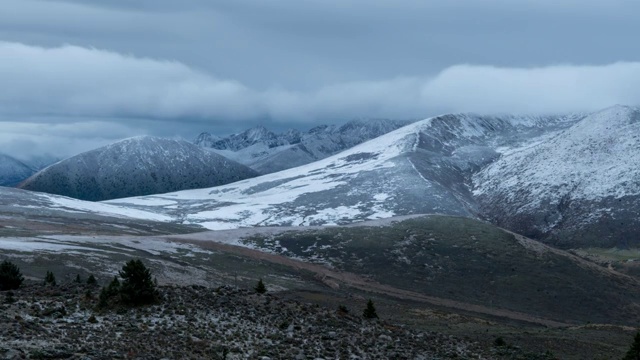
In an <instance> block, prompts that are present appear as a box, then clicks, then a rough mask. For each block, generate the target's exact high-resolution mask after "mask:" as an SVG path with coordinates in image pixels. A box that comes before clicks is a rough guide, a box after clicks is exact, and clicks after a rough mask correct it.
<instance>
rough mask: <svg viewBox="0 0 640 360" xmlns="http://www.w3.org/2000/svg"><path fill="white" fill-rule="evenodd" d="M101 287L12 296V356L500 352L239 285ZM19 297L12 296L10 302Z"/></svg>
mask: <svg viewBox="0 0 640 360" xmlns="http://www.w3.org/2000/svg"><path fill="white" fill-rule="evenodd" d="M87 290H89V292H92V293H95V290H96V289H95V288H92V287H90V286H88V285H81V284H65V285H63V286H59V287H50V286H45V285H42V284H40V283H30V284H29V285H27V286H24V287H23V288H21V289H19V290H16V291H13V292H11V294H12V295H8V294H9V293H8V292H5V293H3V294H2V295H3V299H2V301H3V302H4V303H3V304H1V305H0V308H1V309H2V311H1V312H0V357H2V358H5V359H26V358H28V359H63V358H64V359H262V360H267V359H446V358H467V359H493V358H499V356H498V355H497V353H498V351H496V350H495V349H493V351H492V349H491V346H490V344H478V343H475V342H470V341H466V340H463V339H460V338H455V337H452V336H447V335H443V334H438V333H434V332H422V331H415V330H411V329H409V328H407V327H405V326H402V325H397V324H393V323H390V322H388V321H379V320H366V319H363V318H362V316H361V315H360V311H361V310H360V309H354V311H353V313H345V312H342V311H339V310H338V309H327V308H322V307H318V306H315V305H313V304H310V303H303V302H299V301H292V300H287V299H284V298H281V297H279V296H278V295H271V294H268V293H267V294H264V295H260V294H256V293H255V292H253V291H249V290H242V289H237V288H233V287H218V288H215V289H213V288H207V287H203V286H191V287H176V286H163V287H161V288H160V291H161V296H162V300H161V304H158V305H153V306H149V307H142V308H133V309H127V308H121V309H116V310H96V309H95V307H96V304H97V300H96V298H95V296H87ZM9 298H11V299H10V300H7V299H9Z"/></svg>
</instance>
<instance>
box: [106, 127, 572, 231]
mask: <svg viewBox="0 0 640 360" xmlns="http://www.w3.org/2000/svg"><path fill="white" fill-rule="evenodd" d="M577 120H578V118H574V117H570V118H565V117H528V118H516V117H512V116H503V117H483V116H477V115H446V116H440V117H435V118H431V119H426V120H423V121H420V122H416V123H413V124H410V125H407V126H405V127H402V128H400V129H398V130H395V131H392V132H390V133H388V134H386V135H383V136H381V137H378V138H376V139H375V140H372V141H368V142H365V143H362V144H360V145H357V146H354V147H352V148H350V149H348V150H346V151H343V152H341V153H339V154H337V155H334V156H331V157H328V158H325V159H323V160H320V161H316V162H314V163H311V164H307V165H303V166H299V167H296V168H293V169H288V170H284V171H280V172H277V173H272V174H268V175H264V176H260V177H257V178H253V179H248V180H244V181H240V182H237V183H233V184H229V185H224V186H219V187H215V188H211V189H200V190H190V191H181V192H177V193H171V194H164V195H154V196H148V197H139V198H129V199H119V200H113V201H110V202H109V203H113V204H122V205H127V206H138V207H140V208H142V209H145V210H149V211H157V212H160V213H163V214H165V215H169V216H173V217H174V218H176V219H177V220H178V221H183V222H185V223H195V224H201V225H203V226H205V227H207V228H210V229H226V228H236V227H245V226H257V225H323V224H324V225H326V224H343V223H349V222H354V221H359V220H365V219H375V218H386V217H390V216H394V215H405V214H416V213H442V214H451V215H463V216H476V215H477V210H476V205H475V201H474V199H473V197H472V195H471V192H470V191H469V187H468V185H469V184H470V178H471V175H472V174H473V172H474V171H477V170H479V169H480V168H481V167H482V166H485V165H486V164H488V163H490V162H491V161H493V160H495V158H497V156H498V155H499V154H498V153H497V152H496V150H495V149H497V148H500V147H507V146H518V145H519V144H521V143H523V142H525V141H528V139H529V138H530V137H531V136H532V135H533V134H537V135H539V134H541V133H544V132H550V131H556V130H558V129H561V128H564V127H566V126H569V125H570V124H572V123H574V122H575V121H577Z"/></svg>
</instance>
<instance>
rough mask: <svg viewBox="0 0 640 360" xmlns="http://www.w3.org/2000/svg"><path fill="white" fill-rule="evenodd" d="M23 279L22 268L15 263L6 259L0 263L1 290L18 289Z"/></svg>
mask: <svg viewBox="0 0 640 360" xmlns="http://www.w3.org/2000/svg"><path fill="white" fill-rule="evenodd" d="M23 281H24V277H23V276H22V273H21V272H20V268H18V267H17V266H16V265H15V264H14V263H12V262H9V261H7V260H5V261H3V262H2V264H0V291H4V290H14V289H17V288H19V287H20V285H22V282H23Z"/></svg>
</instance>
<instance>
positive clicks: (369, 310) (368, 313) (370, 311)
mask: <svg viewBox="0 0 640 360" xmlns="http://www.w3.org/2000/svg"><path fill="white" fill-rule="evenodd" d="M362 316H364V318H365V319H377V318H378V314H377V313H376V308H375V306H373V301H371V299H369V302H367V307H366V308H365V309H364V310H363V311H362Z"/></svg>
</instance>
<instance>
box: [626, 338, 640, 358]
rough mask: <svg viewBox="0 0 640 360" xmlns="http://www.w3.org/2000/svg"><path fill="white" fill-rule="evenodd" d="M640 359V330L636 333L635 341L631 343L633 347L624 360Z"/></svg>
mask: <svg viewBox="0 0 640 360" xmlns="http://www.w3.org/2000/svg"><path fill="white" fill-rule="evenodd" d="M638 359H640V332H637V333H636V336H634V338H633V343H631V347H630V348H629V351H627V354H626V355H625V356H624V358H622V360H638Z"/></svg>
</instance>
